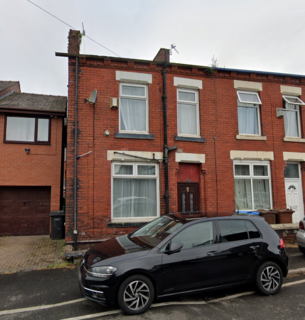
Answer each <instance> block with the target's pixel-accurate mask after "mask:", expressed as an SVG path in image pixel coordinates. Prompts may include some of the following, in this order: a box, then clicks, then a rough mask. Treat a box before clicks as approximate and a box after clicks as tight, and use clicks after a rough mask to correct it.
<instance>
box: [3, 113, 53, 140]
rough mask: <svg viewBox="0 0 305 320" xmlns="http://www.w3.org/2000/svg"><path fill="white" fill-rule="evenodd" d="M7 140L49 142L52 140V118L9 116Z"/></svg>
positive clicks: (6, 131) (7, 118)
mask: <svg viewBox="0 0 305 320" xmlns="http://www.w3.org/2000/svg"><path fill="white" fill-rule="evenodd" d="M5 141H7V142H24V143H48V142H50V119H48V118H38V117H15V116H7V117H6V130H5Z"/></svg>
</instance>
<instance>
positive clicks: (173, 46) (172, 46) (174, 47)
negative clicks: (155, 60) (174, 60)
mask: <svg viewBox="0 0 305 320" xmlns="http://www.w3.org/2000/svg"><path fill="white" fill-rule="evenodd" d="M173 49H174V50H175V51H176V52H177V53H178V54H179V52H178V50H177V49H176V45H175V44H171V49H170V52H169V54H171V55H172V54H173Z"/></svg>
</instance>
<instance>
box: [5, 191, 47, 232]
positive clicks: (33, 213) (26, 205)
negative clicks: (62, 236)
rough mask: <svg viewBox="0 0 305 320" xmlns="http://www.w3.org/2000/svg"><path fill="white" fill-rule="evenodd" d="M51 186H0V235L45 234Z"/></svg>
mask: <svg viewBox="0 0 305 320" xmlns="http://www.w3.org/2000/svg"><path fill="white" fill-rule="evenodd" d="M50 199H51V187H0V236H25V235H46V234H49V227H50Z"/></svg>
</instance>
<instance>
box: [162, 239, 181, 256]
mask: <svg viewBox="0 0 305 320" xmlns="http://www.w3.org/2000/svg"><path fill="white" fill-rule="evenodd" d="M182 247H183V243H181V242H171V243H169V245H168V249H167V250H166V252H165V253H167V254H172V253H176V252H179V251H180V250H181V249H182Z"/></svg>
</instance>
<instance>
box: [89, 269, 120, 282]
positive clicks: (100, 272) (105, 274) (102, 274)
mask: <svg viewBox="0 0 305 320" xmlns="http://www.w3.org/2000/svg"><path fill="white" fill-rule="evenodd" d="M116 270H117V268H115V267H111V266H103V267H93V268H89V269H88V270H87V269H86V271H87V273H88V274H89V276H91V277H95V278H105V279H107V278H110V277H111V276H112V275H113V274H114V273H115V272H116Z"/></svg>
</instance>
